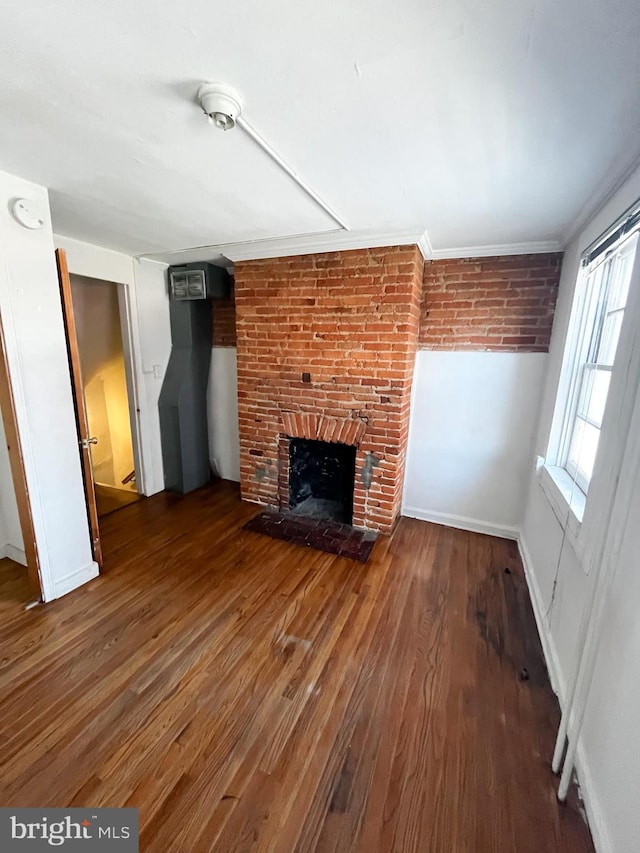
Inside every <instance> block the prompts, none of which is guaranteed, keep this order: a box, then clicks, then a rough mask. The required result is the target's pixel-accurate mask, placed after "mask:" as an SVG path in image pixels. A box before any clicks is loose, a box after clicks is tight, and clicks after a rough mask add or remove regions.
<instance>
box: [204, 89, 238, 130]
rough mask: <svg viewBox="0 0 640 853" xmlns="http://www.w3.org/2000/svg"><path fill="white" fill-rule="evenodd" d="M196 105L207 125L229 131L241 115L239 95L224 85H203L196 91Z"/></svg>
mask: <svg viewBox="0 0 640 853" xmlns="http://www.w3.org/2000/svg"><path fill="white" fill-rule="evenodd" d="M198 103H199V104H200V106H201V107H202V109H203V111H204V113H205V115H206V116H207V118H208V120H209V124H212V125H213V126H214V127H219V128H220V129H221V130H231V128H232V127H234V125H235V123H236V121H237V120H238V118H239V117H240V114H241V113H242V102H241V101H240V95H239V94H238V93H237V92H236V90H235V89H234V88H232V87H231V86H227V85H225V84H224V83H203V84H202V86H200V88H199V89H198Z"/></svg>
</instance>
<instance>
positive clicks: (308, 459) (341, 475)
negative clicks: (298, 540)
mask: <svg viewBox="0 0 640 853" xmlns="http://www.w3.org/2000/svg"><path fill="white" fill-rule="evenodd" d="M355 469H356V449H355V447H351V446H350V445H348V444H333V443H330V442H326V441H312V440H311V439H306V438H292V439H291V440H290V442H289V509H290V510H291V511H292V512H295V513H298V514H300V515H307V516H311V517H312V518H326V519H331V520H332V521H339V522H341V523H343V524H351V522H352V519H353V485H354V478H355Z"/></svg>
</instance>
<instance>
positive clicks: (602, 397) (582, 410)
mask: <svg viewBox="0 0 640 853" xmlns="http://www.w3.org/2000/svg"><path fill="white" fill-rule="evenodd" d="M610 378H611V373H610V372H609V371H608V370H598V369H597V368H595V367H592V368H588V367H586V368H585V371H584V379H583V382H582V387H581V389H580V400H579V402H578V417H582V418H585V419H586V420H589V421H591V422H592V423H595V424H596V425H597V426H599V427H600V426H602V417H603V415H604V407H605V404H606V402H607V394H608V393H609V380H610Z"/></svg>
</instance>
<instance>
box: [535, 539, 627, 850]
mask: <svg viewBox="0 0 640 853" xmlns="http://www.w3.org/2000/svg"><path fill="white" fill-rule="evenodd" d="M518 550H519V551H520V558H521V559H522V565H523V567H524V573H525V577H526V579H527V586H528V587H529V598H530V600H531V606H532V608H533V614H534V616H535V620H536V625H537V627H538V635H539V637H540V643H541V644H542V652H543V654H544V658H545V661H546V664H547V671H548V673H549V679H550V681H551V687H552V688H553V691H554V693H555V694H556V696H557V697H558V701H559V703H560V707H561V708H563V707H564V704H565V697H566V694H567V686H566V683H565V680H564V677H563V675H562V669H561V667H560V660H559V658H558V652H557V650H556V646H555V643H554V642H553V637H552V636H551V632H550V631H549V630H547V628H546V626H545V616H544V605H543V602H542V595H541V593H540V587H539V585H538V581H537V580H536V576H535V572H534V570H533V563H532V561H531V556H530V554H529V551H528V549H527V545H526V542H525V541H524V538H523V537H522V534H520V536H519V537H518ZM550 761H551V756H549V762H550ZM576 774H577V776H578V782H579V784H580V792H581V794H582V799H583V802H584V807H585V811H586V813H587V820H588V822H589V829H590V831H591V836H592V838H593V844H594V847H595V849H596V851H597V853H612V847H611V842H610V841H609V836H608V833H607V830H606V823H605V820H604V816H603V814H602V809H601V808H600V805H599V803H598V802H597V800H596V797H595V796H594V793H593V792H594V791H595V787H594V785H593V775H592V773H591V770H590V768H589V763H588V761H587V758H586V755H585V752H584V748H583V745H582V742H580V743H578V749H577V751H576Z"/></svg>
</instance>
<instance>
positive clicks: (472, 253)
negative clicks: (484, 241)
mask: <svg viewBox="0 0 640 853" xmlns="http://www.w3.org/2000/svg"><path fill="white" fill-rule="evenodd" d="M561 251H562V245H561V244H560V242H559V241H558V240H540V241H537V242H531V243H495V244H491V245H485V246H456V247H454V248H451V249H432V251H431V255H430V258H431V260H433V261H437V260H444V259H445V258H452V259H454V258H491V257H495V256H497V255H542V254H546V253H547V252H561Z"/></svg>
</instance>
